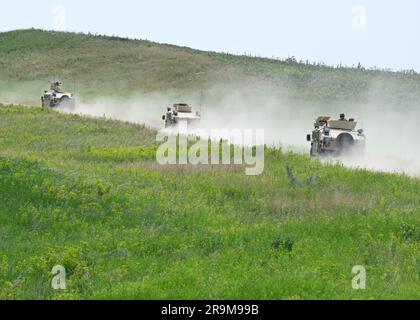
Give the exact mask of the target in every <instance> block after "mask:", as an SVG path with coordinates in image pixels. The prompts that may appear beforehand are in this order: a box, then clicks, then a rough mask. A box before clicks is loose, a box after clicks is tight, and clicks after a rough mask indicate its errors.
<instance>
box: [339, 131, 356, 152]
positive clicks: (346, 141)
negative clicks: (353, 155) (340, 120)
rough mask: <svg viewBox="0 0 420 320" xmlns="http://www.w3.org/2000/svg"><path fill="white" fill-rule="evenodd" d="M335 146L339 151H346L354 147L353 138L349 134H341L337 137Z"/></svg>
mask: <svg viewBox="0 0 420 320" xmlns="http://www.w3.org/2000/svg"><path fill="white" fill-rule="evenodd" d="M337 146H338V147H339V148H340V149H341V150H344V149H348V148H351V147H352V146H354V138H353V137H352V135H351V134H349V133H342V134H340V135H339V136H338V137H337Z"/></svg>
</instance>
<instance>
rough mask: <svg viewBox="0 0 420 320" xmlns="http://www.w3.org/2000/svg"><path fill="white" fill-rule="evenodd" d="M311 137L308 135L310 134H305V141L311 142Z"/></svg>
mask: <svg viewBox="0 0 420 320" xmlns="http://www.w3.org/2000/svg"><path fill="white" fill-rule="evenodd" d="M311 139H312V137H311V135H310V134H308V135H307V136H306V141H308V142H311Z"/></svg>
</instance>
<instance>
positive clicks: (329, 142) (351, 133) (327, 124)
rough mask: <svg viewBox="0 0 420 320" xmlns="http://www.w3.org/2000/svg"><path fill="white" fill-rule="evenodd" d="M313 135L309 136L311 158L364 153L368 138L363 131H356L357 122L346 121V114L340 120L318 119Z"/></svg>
mask: <svg viewBox="0 0 420 320" xmlns="http://www.w3.org/2000/svg"><path fill="white" fill-rule="evenodd" d="M314 127H315V129H314V130H313V131H312V134H308V135H307V138H306V139H307V141H308V142H311V153H310V154H311V157H316V156H328V155H331V156H340V155H341V154H343V153H346V152H353V151H355V152H356V153H357V152H362V151H363V150H364V147H365V141H366V137H365V134H364V131H363V129H358V130H356V127H357V122H356V121H355V120H354V119H349V120H347V119H346V116H345V114H341V115H340V119H339V120H332V119H331V117H325V116H322V117H318V119H316V121H315V124H314Z"/></svg>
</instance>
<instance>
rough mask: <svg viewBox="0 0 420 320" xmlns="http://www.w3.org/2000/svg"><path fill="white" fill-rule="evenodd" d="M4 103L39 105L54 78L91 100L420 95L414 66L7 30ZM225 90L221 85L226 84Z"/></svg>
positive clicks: (410, 101) (401, 98)
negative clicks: (336, 62) (261, 92)
mask: <svg viewBox="0 0 420 320" xmlns="http://www.w3.org/2000/svg"><path fill="white" fill-rule="evenodd" d="M0 70H1V73H0V101H5V99H6V100H7V101H10V102H15V103H16V102H20V103H26V104H30V105H37V104H39V96H40V94H41V92H42V90H44V89H45V88H46V86H48V83H49V81H50V80H53V79H60V80H62V81H63V82H64V85H65V86H67V89H68V90H73V89H74V86H75V87H76V91H77V93H78V95H79V96H80V97H82V98H84V99H90V98H95V97H97V96H98V95H103V94H108V95H110V96H111V95H112V96H122V97H124V96H129V95H132V94H136V93H139V92H160V93H162V92H168V91H171V90H177V91H183V92H188V93H191V92H196V91H197V90H200V91H203V92H206V91H207V90H210V89H212V88H213V87H214V84H219V85H220V84H223V89H224V90H235V89H237V88H238V87H239V88H243V87H244V86H246V87H248V88H253V87H257V88H258V87H267V86H269V87H272V89H273V91H278V92H281V93H282V95H283V96H284V97H286V96H289V97H290V98H291V99H297V100H302V99H303V100H308V101H310V102H311V103H314V102H321V103H329V104H332V105H334V104H336V103H338V102H346V101H348V100H349V99H351V101H354V102H357V101H365V100H366V99H372V98H374V99H375V101H376V102H377V103H381V102H384V103H386V104H387V105H390V104H394V105H398V106H400V105H401V104H404V105H405V106H406V107H409V106H412V105H415V104H416V103H417V102H418V101H419V99H420V75H418V74H416V73H415V72H413V71H406V72H397V73H393V72H386V71H380V70H365V69H364V68H363V67H361V66H356V67H354V68H347V67H343V66H337V67H336V68H332V67H328V66H325V65H323V64H311V63H309V62H301V63H298V62H297V61H296V60H295V59H294V58H293V57H292V58H288V59H285V60H276V59H266V58H255V57H249V56H235V55H231V54H224V53H214V52H204V51H199V50H193V49H190V48H184V47H177V46H173V45H165V44H158V43H154V42H151V41H145V40H128V39H122V38H117V37H105V36H94V35H86V34H76V33H63V32H47V31H41V30H34V29H31V30H18V31H11V32H5V33H0ZM219 89H220V88H219Z"/></svg>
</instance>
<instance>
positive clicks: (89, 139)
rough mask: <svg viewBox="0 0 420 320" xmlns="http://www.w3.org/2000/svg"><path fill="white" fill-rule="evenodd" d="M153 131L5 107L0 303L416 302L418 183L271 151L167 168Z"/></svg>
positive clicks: (0, 131) (1, 113) (0, 155)
mask: <svg viewBox="0 0 420 320" xmlns="http://www.w3.org/2000/svg"><path fill="white" fill-rule="evenodd" d="M155 134H156V132H154V131H153V130H150V129H147V128H145V127H143V126H138V125H133V124H129V123H122V122H117V121H112V120H107V119H99V118H84V117H80V116H76V115H64V114H59V113H57V112H55V111H50V110H45V109H41V108H31V109H28V108H25V107H19V106H2V107H0V137H1V139H0V172H1V175H0V177H1V178H0V194H1V203H0V236H1V241H0V297H1V298H2V299H23V298H25V299H81V298H83V299H85V298H87V299H92V298H100V299H103V298H112V299H117V298H121V299H129V298H135V299H148V298H154V299H156V298H157V299H160V298H176V299H179V298H187V299H193V298H194V299H195V298H200V299H222V298H231V299H234V298H244V299H251V298H252V299H253V298H257V299H307V298H310V299H319V298H328V299H341V298H345V299H371V298H381V299H389V298H396V299H402V298H409V299H414V298H419V294H420V292H419V289H418V281H419V268H420V265H419V241H420V232H419V230H420V224H419V219H418V217H419V213H420V209H419V208H420V194H419V192H418V190H420V182H419V180H417V179H411V178H408V177H405V176H398V175H391V174H380V173H371V172H368V171H363V170H349V169H345V168H343V167H341V166H338V165H337V166H332V165H321V164H320V163H319V162H317V161H310V160H309V159H308V158H307V157H305V156H300V155H296V154H291V153H290V154H289V153H287V154H285V153H283V152H282V151H281V150H275V149H267V150H266V160H265V161H266V165H265V171H264V174H263V175H261V176H255V177H250V176H246V175H245V174H244V172H243V170H242V169H241V168H237V167H231V166H229V167H223V166H220V167H219V166H213V167H207V166H206V167H203V166H201V167H200V166H199V167H196V166H172V167H167V166H163V167H161V166H158V165H157V164H156V161H155V159H154V150H155V147H156V144H155V142H154V139H155ZM287 168H289V169H287ZM308 172H312V173H313V174H314V175H315V176H316V178H315V179H312V180H311V181H312V182H305V181H307V178H308ZM321 195H322V196H321ZM57 264H62V265H64V266H65V267H66V269H67V275H68V278H67V288H68V289H67V290H66V291H65V292H60V291H56V290H53V289H51V278H52V276H51V274H50V271H51V269H52V267H53V266H54V265H57ZM355 265H363V266H365V267H366V269H367V288H366V290H353V289H352V287H351V280H352V278H353V276H354V274H352V267H353V266H355Z"/></svg>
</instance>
